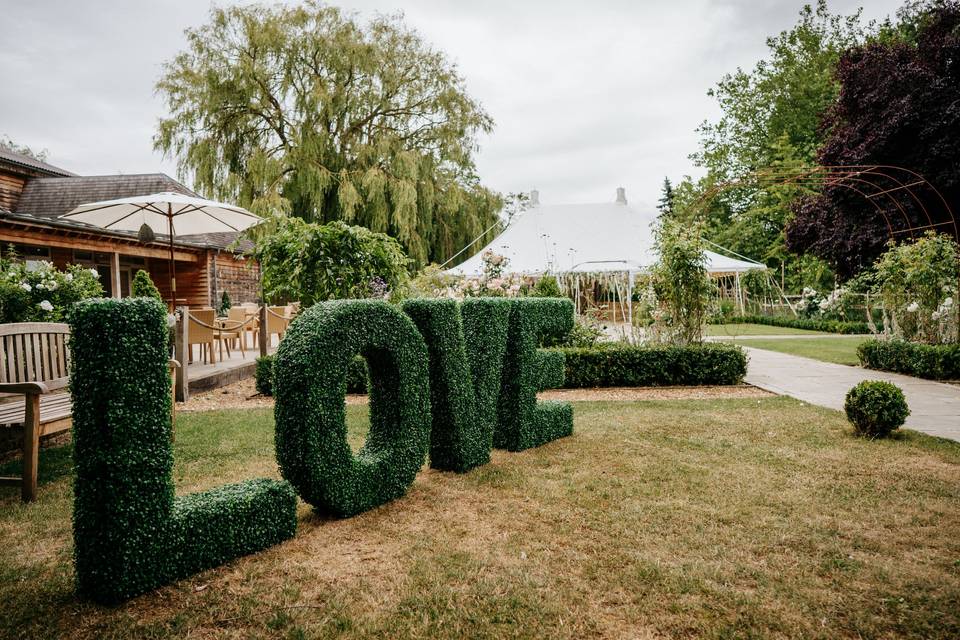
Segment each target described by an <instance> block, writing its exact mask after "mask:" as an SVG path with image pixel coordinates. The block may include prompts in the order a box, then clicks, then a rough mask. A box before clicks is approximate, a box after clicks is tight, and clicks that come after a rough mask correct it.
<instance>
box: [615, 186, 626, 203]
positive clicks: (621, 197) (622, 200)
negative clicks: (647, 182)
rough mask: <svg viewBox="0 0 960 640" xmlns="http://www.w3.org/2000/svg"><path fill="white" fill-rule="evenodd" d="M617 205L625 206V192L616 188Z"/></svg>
mask: <svg viewBox="0 0 960 640" xmlns="http://www.w3.org/2000/svg"><path fill="white" fill-rule="evenodd" d="M617 204H627V190H626V189H624V188H623V187H617Z"/></svg>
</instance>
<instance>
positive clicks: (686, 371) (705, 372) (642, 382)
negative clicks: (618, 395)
mask: <svg viewBox="0 0 960 640" xmlns="http://www.w3.org/2000/svg"><path fill="white" fill-rule="evenodd" d="M558 351H559V352H561V353H563V355H564V361H565V363H566V376H565V378H564V386H565V387H567V388H571V389H573V388H588V387H647V386H685V385H727V384H740V383H741V382H742V381H743V377H744V376H745V375H746V373H747V356H746V354H745V353H744V351H743V349H741V348H740V347H737V346H734V345H726V344H716V343H704V344H698V345H685V346H679V345H669V346H652V347H639V346H619V345H617V346H609V347H594V348H587V349H571V348H567V349H558Z"/></svg>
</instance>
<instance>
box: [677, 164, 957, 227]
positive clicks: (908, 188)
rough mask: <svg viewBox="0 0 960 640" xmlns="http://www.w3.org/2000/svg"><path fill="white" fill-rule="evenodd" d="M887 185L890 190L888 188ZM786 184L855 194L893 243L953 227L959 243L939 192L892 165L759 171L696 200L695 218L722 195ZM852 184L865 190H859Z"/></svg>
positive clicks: (912, 173) (950, 213) (914, 174)
mask: <svg viewBox="0 0 960 640" xmlns="http://www.w3.org/2000/svg"><path fill="white" fill-rule="evenodd" d="M897 173H900V174H901V176H902V175H903V174H906V177H907V180H906V181H904V180H901V179H900V178H899V177H898V176H897V175H896V174H897ZM883 181H888V183H887V184H884V183H883ZM890 183H892V185H893V186H888V185H889V184H890ZM788 184H794V185H797V186H800V187H811V188H815V187H820V188H831V187H836V188H842V189H847V190H849V191H852V192H854V193H855V194H857V195H859V196H860V197H862V198H863V199H865V200H868V201H869V202H870V203H871V204H872V205H874V208H875V209H876V211H877V213H879V214H880V215H881V216H882V217H883V219H884V222H885V224H886V226H887V231H888V234H889V236H890V239H892V240H893V239H896V236H897V235H898V234H904V233H909V234H910V236H911V237H915V236H916V234H917V232H922V231H927V230H939V229H940V228H941V227H944V226H949V227H952V230H953V235H954V237H955V238H957V239H958V240H960V223H958V221H957V218H956V216H955V215H954V213H953V210H952V209H951V207H950V204H949V203H948V202H947V199H946V198H945V197H944V196H943V194H942V193H941V192H940V190H939V189H937V188H936V187H935V186H934V185H933V184H931V183H930V182H929V181H927V179H926V178H924V177H923V176H922V175H920V174H919V173H917V172H915V171H913V170H911V169H907V168H905V167H898V166H895V165H883V164H870V165H816V166H813V167H808V168H803V169H786V168H768V169H760V170H757V171H753V172H750V173H748V174H747V175H745V176H742V177H740V178H735V179H733V180H729V181H726V182H721V183H719V184H717V185H714V186H713V187H711V188H710V189H708V190H707V191H706V192H705V193H704V194H703V195H701V196H700V198H698V199H697V201H696V202H695V203H694V209H695V211H696V212H697V213H698V214H700V213H703V212H705V211H706V208H707V207H708V206H709V205H710V203H712V202H713V200H714V199H715V198H716V197H717V196H719V195H720V194H721V193H723V192H725V191H730V190H733V189H738V188H751V187H753V188H754V189H755V190H764V189H766V188H768V187H772V186H778V185H788ZM854 184H857V185H865V186H864V187H863V188H858V187H857V186H854ZM915 187H918V188H923V189H925V190H927V191H929V192H932V194H933V196H934V197H935V199H936V200H938V201H939V203H938V204H939V208H940V212H941V213H944V214H945V216H944V218H945V219H943V220H941V221H939V222H934V216H931V214H930V209H928V207H927V204H925V203H924V199H923V198H921V197H919V196H918V194H917V192H916V191H914V188H915ZM871 188H872V189H871ZM898 195H903V196H905V197H907V198H909V199H910V200H912V201H913V204H914V205H916V207H917V209H918V210H919V211H920V212H921V213H922V215H923V217H924V218H926V224H913V222H912V221H911V220H910V217H909V215H908V214H907V211H906V209H905V208H904V206H903V204H904V203H902V202H901V201H900V200H899V199H898V198H897V196H898ZM883 196H885V197H886V198H887V199H888V200H889V201H890V202H891V203H892V204H893V206H895V207H896V208H897V209H898V210H899V211H900V213H901V215H902V216H903V218H904V223H905V225H900V224H894V222H893V221H892V220H891V219H890V217H889V216H888V215H887V212H886V211H885V210H884V208H883V207H882V206H880V204H879V203H878V202H876V199H877V198H878V197H883ZM938 217H939V216H938Z"/></svg>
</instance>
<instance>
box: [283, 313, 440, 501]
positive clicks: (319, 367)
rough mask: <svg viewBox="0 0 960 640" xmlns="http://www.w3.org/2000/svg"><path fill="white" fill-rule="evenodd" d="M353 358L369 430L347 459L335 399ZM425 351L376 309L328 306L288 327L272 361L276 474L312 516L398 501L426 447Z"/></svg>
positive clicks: (392, 316) (398, 318)
mask: <svg viewBox="0 0 960 640" xmlns="http://www.w3.org/2000/svg"><path fill="white" fill-rule="evenodd" d="M355 355H362V356H364V357H365V358H366V359H367V363H368V365H369V368H370V432H369V434H368V436H367V441H366V444H364V446H363V448H362V449H361V450H360V452H359V453H357V455H353V452H352V451H351V449H350V445H349V444H348V443H347V426H346V421H345V415H344V414H345V410H344V396H345V395H346V391H347V369H348V367H349V366H350V362H351V361H352V360H353V358H354V356H355ZM427 363H428V358H427V346H426V344H425V343H424V341H423V338H422V337H421V335H420V333H419V332H417V328H416V327H415V326H414V325H413V323H412V322H411V321H410V319H409V318H407V317H406V316H405V315H404V314H403V313H401V312H400V311H398V310H397V309H396V308H394V307H392V306H390V305H389V304H387V303H385V302H381V301H372V300H336V301H332V302H323V303H320V304H316V305H314V306H313V307H310V308H309V309H307V310H306V311H304V312H303V313H301V314H300V315H299V316H297V319H296V320H294V322H293V323H292V324H291V325H290V329H289V331H288V332H287V334H286V335H285V336H284V338H283V341H282V342H281V343H280V347H279V348H278V349H277V355H276V359H275V361H274V372H273V373H274V380H273V384H274V397H275V398H276V406H275V409H274V412H275V416H276V425H277V426H276V449H277V461H278V462H279V464H280V472H281V473H282V474H283V477H284V478H286V479H287V480H289V481H290V482H291V483H292V484H293V485H294V487H296V489H297V491H298V492H299V493H300V497H302V498H303V499H304V500H305V501H307V502H309V503H310V504H311V505H313V506H314V508H315V509H317V510H318V511H320V512H323V513H329V514H332V515H336V516H341V517H345V516H351V515H354V514H357V513H361V512H363V511H366V510H368V509H372V508H373V507H376V506H378V505H380V504H383V503H384V502H388V501H390V500H393V499H395V498H398V497H400V496H402V495H403V494H404V493H406V491H407V488H408V487H409V486H410V484H411V483H412V482H413V479H414V477H415V476H416V475H417V471H419V470H420V467H422V466H423V462H424V458H425V457H426V454H427V450H428V448H429V444H430V395H429V394H430V391H429V380H430V379H429V375H428V370H427V366H428V365H427Z"/></svg>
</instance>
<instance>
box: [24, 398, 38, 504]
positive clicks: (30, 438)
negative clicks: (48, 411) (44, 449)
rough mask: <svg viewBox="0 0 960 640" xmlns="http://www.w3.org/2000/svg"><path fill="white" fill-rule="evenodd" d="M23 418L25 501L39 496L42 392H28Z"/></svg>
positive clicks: (30, 500)
mask: <svg viewBox="0 0 960 640" xmlns="http://www.w3.org/2000/svg"><path fill="white" fill-rule="evenodd" d="M25 400H26V407H25V410H24V416H23V417H24V420H23V486H22V488H21V496H22V498H23V501H24V502H33V501H34V500H35V499H36V498H37V463H38V461H39V458H38V456H39V449H40V394H37V393H28V394H26V397H25Z"/></svg>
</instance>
